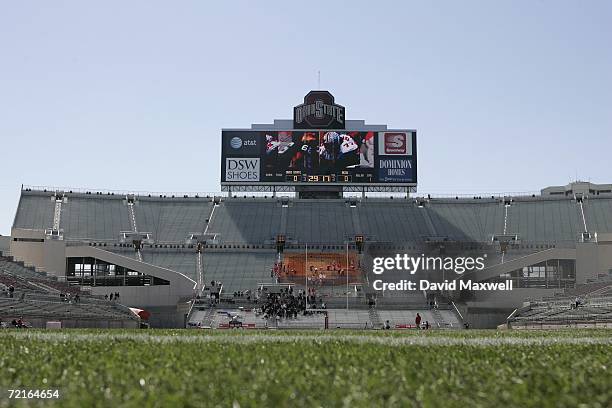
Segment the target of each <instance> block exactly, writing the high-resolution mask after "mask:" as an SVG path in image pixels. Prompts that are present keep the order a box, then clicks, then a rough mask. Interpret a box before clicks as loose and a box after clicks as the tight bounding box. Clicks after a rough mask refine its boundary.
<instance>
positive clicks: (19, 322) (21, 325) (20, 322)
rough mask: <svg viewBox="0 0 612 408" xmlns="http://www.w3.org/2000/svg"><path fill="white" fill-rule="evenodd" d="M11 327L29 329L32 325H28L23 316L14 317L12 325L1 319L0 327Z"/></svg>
mask: <svg viewBox="0 0 612 408" xmlns="http://www.w3.org/2000/svg"><path fill="white" fill-rule="evenodd" d="M9 327H13V328H15V329H27V328H29V327H30V326H28V324H27V323H26V322H24V321H23V317H20V318H19V319H13V320H12V321H11V325H10V326H8V325H7V324H5V323H4V322H3V321H2V319H0V328H2V329H4V328H9Z"/></svg>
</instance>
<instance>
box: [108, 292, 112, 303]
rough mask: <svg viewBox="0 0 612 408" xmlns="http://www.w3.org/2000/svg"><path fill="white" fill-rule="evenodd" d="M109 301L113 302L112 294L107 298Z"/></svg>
mask: <svg viewBox="0 0 612 408" xmlns="http://www.w3.org/2000/svg"><path fill="white" fill-rule="evenodd" d="M109 300H110V301H111V302H112V301H113V294H112V293H111V294H110V296H109Z"/></svg>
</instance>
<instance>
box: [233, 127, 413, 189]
mask: <svg viewBox="0 0 612 408" xmlns="http://www.w3.org/2000/svg"><path fill="white" fill-rule="evenodd" d="M221 138H222V153H221V156H222V157H221V184H222V185H226V186H231V185H283V184H285V185H304V184H319V185H322V184H327V185H329V184H335V185H364V186H367V185H369V186H371V185H389V186H415V185H416V183H417V155H416V131H415V130H406V129H403V130H384V131H369V130H360V129H354V130H350V129H349V130H347V129H309V130H304V129H288V130H278V129H274V130H252V129H248V130H223V131H222V135H221Z"/></svg>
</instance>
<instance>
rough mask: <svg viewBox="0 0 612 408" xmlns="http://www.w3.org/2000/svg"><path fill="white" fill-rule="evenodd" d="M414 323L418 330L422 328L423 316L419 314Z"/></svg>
mask: <svg viewBox="0 0 612 408" xmlns="http://www.w3.org/2000/svg"><path fill="white" fill-rule="evenodd" d="M414 322H415V323H416V327H417V329H418V328H420V327H421V315H420V314H418V313H417V315H416V319H414Z"/></svg>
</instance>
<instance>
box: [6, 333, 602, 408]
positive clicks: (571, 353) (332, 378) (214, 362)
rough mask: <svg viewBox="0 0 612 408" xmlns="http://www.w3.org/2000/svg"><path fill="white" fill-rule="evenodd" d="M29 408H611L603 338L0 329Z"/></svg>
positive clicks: (9, 383)
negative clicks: (52, 393)
mask: <svg viewBox="0 0 612 408" xmlns="http://www.w3.org/2000/svg"><path fill="white" fill-rule="evenodd" d="M9 389H25V390H36V389H58V390H59V393H60V399H59V400H42V399H30V400H27V399H19V400H17V399H9V392H8V390H9ZM33 405H44V406H50V405H54V406H62V407H90V406H109V407H114V408H119V407H124V406H128V407H140V408H143V407H149V406H151V407H179V406H193V407H196V406H221V407H232V406H234V407H237V406H240V407H252V406H270V407H301V406H306V407H317V406H322V407H336V406H345V407H377V406H384V407H389V406H397V407H410V406H415V407H479V406H482V407H498V408H507V407H576V406H581V405H582V406H589V407H611V406H612V331H605V330H601V331H600V330H567V331H565V330H564V331H530V332H497V331H476V330H467V331H456V332H443V331H429V332H427V333H425V332H416V331H410V332H373V331H367V332H357V331H310V332H294V331H285V332H274V331H265V332H264V331H200V330H190V331H188V330H149V331H145V330H141V331H137V330H66V331H37V330H2V331H0V406H2V407H4V406H33Z"/></svg>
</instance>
